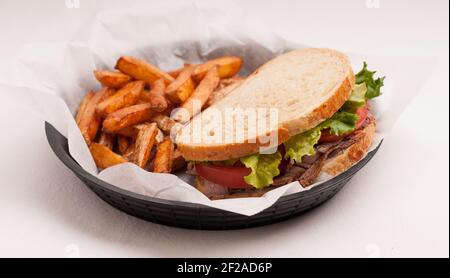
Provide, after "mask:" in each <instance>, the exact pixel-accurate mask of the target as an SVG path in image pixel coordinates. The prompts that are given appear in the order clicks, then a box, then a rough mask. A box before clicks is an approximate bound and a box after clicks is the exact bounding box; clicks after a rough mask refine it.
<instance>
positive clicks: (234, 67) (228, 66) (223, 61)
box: [192, 56, 242, 82]
mask: <svg viewBox="0 0 450 278" xmlns="http://www.w3.org/2000/svg"><path fill="white" fill-rule="evenodd" d="M214 65H217V66H219V69H218V72H219V77H220V78H222V79H223V78H229V77H232V76H234V75H235V74H236V73H238V72H239V70H240V69H241V66H242V59H241V58H239V57H235V56H224V57H220V58H217V59H213V60H210V61H208V62H206V63H204V64H201V65H198V66H195V68H194V71H193V73H192V77H193V78H194V80H195V81H197V82H199V81H200V80H202V79H203V77H204V76H205V75H206V73H207V72H208V71H209V70H210V69H211V68H212V67H213V66H214Z"/></svg>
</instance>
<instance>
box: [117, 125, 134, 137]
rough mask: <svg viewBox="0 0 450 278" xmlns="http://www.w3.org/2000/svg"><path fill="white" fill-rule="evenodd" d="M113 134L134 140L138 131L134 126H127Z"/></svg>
mask: <svg viewBox="0 0 450 278" xmlns="http://www.w3.org/2000/svg"><path fill="white" fill-rule="evenodd" d="M114 133H116V134H118V135H120V136H125V137H127V138H132V139H134V138H136V136H137V134H138V130H137V129H136V128H135V127H134V126H128V127H124V128H122V129H119V130H117V131H115V132H114Z"/></svg>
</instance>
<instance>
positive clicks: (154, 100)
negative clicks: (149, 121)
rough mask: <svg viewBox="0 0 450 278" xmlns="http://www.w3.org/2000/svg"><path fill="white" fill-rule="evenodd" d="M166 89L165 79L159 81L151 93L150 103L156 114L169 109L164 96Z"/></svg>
mask: <svg viewBox="0 0 450 278" xmlns="http://www.w3.org/2000/svg"><path fill="white" fill-rule="evenodd" d="M165 88H166V85H165V84H164V80H163V79H158V80H156V81H155V82H153V84H152V89H151V90H150V93H149V97H150V99H149V103H150V105H151V106H152V109H153V110H155V111H156V112H163V111H164V110H166V109H167V105H168V103H167V99H166V97H165V95H164V90H165Z"/></svg>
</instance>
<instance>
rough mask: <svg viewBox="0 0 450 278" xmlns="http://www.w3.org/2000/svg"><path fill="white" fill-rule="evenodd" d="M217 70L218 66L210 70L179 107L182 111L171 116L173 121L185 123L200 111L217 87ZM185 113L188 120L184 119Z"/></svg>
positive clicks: (218, 79)
mask: <svg viewBox="0 0 450 278" xmlns="http://www.w3.org/2000/svg"><path fill="white" fill-rule="evenodd" d="M217 68H218V66H213V67H212V68H210V70H209V71H208V73H207V74H206V76H205V77H204V78H203V80H202V81H201V82H200V84H199V85H198V86H197V88H196V89H195V91H194V92H193V93H192V95H191V96H190V97H189V98H188V99H187V100H186V102H185V103H183V104H182V105H181V108H183V109H180V110H178V111H177V112H176V113H175V114H174V115H173V119H174V120H176V121H179V122H186V121H189V120H190V119H191V118H192V117H193V116H195V115H196V114H197V113H199V112H200V111H201V108H202V107H203V105H204V104H205V103H206V101H207V100H208V98H209V96H210V95H211V93H212V92H213V91H214V90H215V89H216V88H217V85H219V81H220V78H219V74H218V71H217ZM186 112H187V113H188V114H187V116H188V118H185V113H186Z"/></svg>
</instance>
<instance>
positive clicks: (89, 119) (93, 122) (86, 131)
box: [78, 88, 114, 145]
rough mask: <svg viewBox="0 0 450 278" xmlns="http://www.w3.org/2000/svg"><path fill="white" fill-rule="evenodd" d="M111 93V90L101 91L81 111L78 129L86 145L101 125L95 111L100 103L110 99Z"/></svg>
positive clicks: (104, 89)
mask: <svg viewBox="0 0 450 278" xmlns="http://www.w3.org/2000/svg"><path fill="white" fill-rule="evenodd" d="M113 93H114V90H113V89H110V88H103V89H101V90H100V91H98V92H97V93H95V94H94V96H93V97H92V98H91V100H90V101H89V102H88V103H87V104H86V107H85V108H84V109H83V113H82V115H80V119H79V120H80V122H79V124H78V127H79V128H80V131H81V134H82V135H83V137H84V140H85V141H86V143H87V144H88V145H89V144H90V143H91V142H92V140H94V138H95V136H96V135H97V131H98V129H99V127H100V124H101V119H100V117H99V116H98V115H97V114H96V112H95V111H96V110H95V109H96V107H97V105H98V104H99V103H100V102H102V101H103V100H104V99H106V98H108V97H110V96H111V95H112V94H113Z"/></svg>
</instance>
